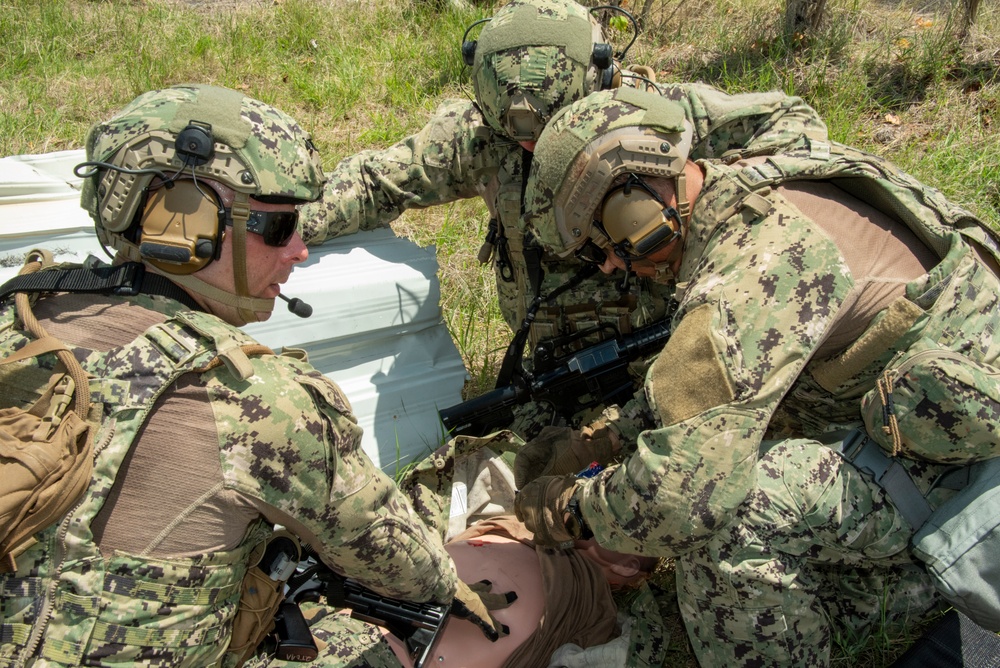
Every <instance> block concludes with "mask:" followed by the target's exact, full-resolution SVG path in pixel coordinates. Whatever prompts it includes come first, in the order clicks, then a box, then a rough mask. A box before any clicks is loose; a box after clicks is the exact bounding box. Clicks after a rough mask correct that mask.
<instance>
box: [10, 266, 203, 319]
mask: <svg viewBox="0 0 1000 668" xmlns="http://www.w3.org/2000/svg"><path fill="white" fill-rule="evenodd" d="M18 292H72V293H101V294H111V295H123V296H132V295H137V294H139V293H145V294H152V295H160V296H163V297H169V298H171V299H174V300H177V301H179V302H181V303H182V304H184V305H185V306H187V307H188V308H191V309H198V308H199V307H198V305H197V303H195V301H194V300H193V299H191V297H190V295H188V293H186V292H185V291H184V290H182V289H181V288H179V287H177V285H176V284H175V283H173V282H172V281H171V280H170V279H168V278H167V277H165V276H160V275H159V274H153V273H147V272H146V267H145V266H144V265H143V264H141V263H139V262H126V263H124V264H119V265H115V266H113V267H112V266H106V265H105V266H97V267H78V268H74V269H55V270H48V271H36V272H34V273H31V274H24V275H20V276H15V277H14V278H12V279H10V280H9V281H7V282H6V283H4V284H3V286H0V302H2V301H3V300H5V299H7V297H9V296H10V295H12V294H14V293H18Z"/></svg>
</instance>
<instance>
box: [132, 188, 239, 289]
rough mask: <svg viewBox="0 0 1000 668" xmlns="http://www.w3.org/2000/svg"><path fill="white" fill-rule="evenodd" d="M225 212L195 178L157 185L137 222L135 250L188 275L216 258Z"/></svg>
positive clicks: (168, 269)
mask: <svg viewBox="0 0 1000 668" xmlns="http://www.w3.org/2000/svg"><path fill="white" fill-rule="evenodd" d="M225 220H226V212H225V209H224V208H223V206H222V204H221V203H220V202H219V199H218V196H217V195H216V193H215V192H214V191H213V190H212V189H211V188H209V187H207V186H204V185H199V184H198V183H197V182H196V181H188V180H184V181H175V182H174V183H173V187H172V188H167V187H162V188H157V189H155V190H153V191H151V192H150V193H149V198H148V200H147V202H146V206H145V208H144V211H143V213H142V219H141V221H140V224H139V228H140V230H139V240H138V241H139V253H140V254H141V255H142V257H143V259H146V260H148V261H149V263H150V264H152V265H153V266H155V267H157V268H158V269H161V270H163V271H165V272H168V273H170V274H191V273H194V272H196V271H198V270H199V269H201V268H202V267H204V266H205V265H207V264H208V263H209V262H211V261H212V260H213V259H217V258H218V255H219V249H220V247H221V244H220V243H219V240H220V239H221V238H222V230H223V227H224V225H225Z"/></svg>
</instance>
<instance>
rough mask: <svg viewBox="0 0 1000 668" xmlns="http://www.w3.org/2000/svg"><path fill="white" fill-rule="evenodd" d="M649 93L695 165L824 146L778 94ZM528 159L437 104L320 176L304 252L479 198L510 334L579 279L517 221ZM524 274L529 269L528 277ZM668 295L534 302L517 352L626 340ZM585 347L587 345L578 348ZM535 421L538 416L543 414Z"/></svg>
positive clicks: (813, 124) (470, 109) (656, 290)
mask: <svg viewBox="0 0 1000 668" xmlns="http://www.w3.org/2000/svg"><path fill="white" fill-rule="evenodd" d="M625 81H626V82H628V81H630V80H629V79H628V78H626V79H625ZM658 90H659V91H660V93H661V94H662V95H664V96H665V97H668V98H669V99H671V100H674V101H676V102H677V103H678V104H680V105H681V106H682V107H683V109H684V112H685V116H686V117H687V119H688V120H689V121H690V122H691V123H692V125H693V127H694V133H695V143H694V145H693V147H692V155H693V156H694V157H696V158H717V157H720V156H722V155H723V154H726V153H727V152H730V151H736V152H745V153H769V152H773V151H775V150H777V149H779V148H780V147H782V146H786V145H789V144H792V143H794V142H795V141H800V140H801V138H802V137H803V136H805V137H812V138H815V139H825V138H826V126H825V125H824V124H823V122H822V121H821V120H820V119H819V116H818V115H817V114H816V112H815V110H813V109H812V108H811V107H809V106H808V105H807V104H805V102H803V101H802V99H801V98H798V97H790V96H786V95H784V94H783V93H780V92H772V93H752V94H742V95H728V94H726V93H723V92H721V91H719V90H716V89H714V88H711V87H709V86H705V85H700V84H672V85H671V84H665V85H661V86H659V87H658ZM529 160H530V154H528V153H526V152H525V151H523V150H522V149H521V147H520V146H518V145H517V144H516V143H514V142H512V141H510V140H508V139H506V138H504V137H503V136H502V135H500V134H498V133H497V132H495V131H493V130H492V129H491V128H490V126H489V124H488V123H487V122H486V121H485V119H484V118H483V115H482V114H481V113H480V112H479V111H478V110H477V108H476V105H474V104H473V103H471V102H468V101H452V102H447V103H445V104H444V105H442V106H441V107H440V108H439V109H438V111H437V112H436V114H435V115H434V117H433V118H432V119H431V120H430V122H429V123H428V124H427V125H426V126H424V128H423V129H422V130H420V132H418V133H417V134H415V135H412V136H410V137H407V138H405V139H403V140H401V141H400V142H398V143H397V144H395V145H394V146H391V147H389V148H388V149H384V150H368V151H363V152H361V153H358V154H356V155H354V156H351V157H348V158H345V159H344V160H343V161H341V163H340V164H339V165H337V167H335V168H334V170H333V172H332V173H331V174H330V179H329V180H328V181H327V184H326V186H325V190H324V196H323V199H322V200H321V201H319V202H316V203H313V204H308V205H306V206H304V207H302V210H301V217H302V221H303V222H302V237H303V239H304V240H305V241H306V243H308V244H319V243H322V242H324V241H326V240H327V239H331V238H334V237H338V236H341V235H345V234H353V233H354V232H357V231H358V230H368V229H375V228H378V227H385V226H387V225H389V223H391V222H392V221H393V220H395V219H396V218H397V217H398V216H400V215H401V214H402V213H403V212H405V211H406V210H407V209H411V208H424V207H428V206H435V205H439V204H445V203H447V202H452V201H455V200H458V199H466V198H470V197H477V196H478V197H482V198H483V200H484V201H485V202H486V205H487V207H488V208H489V211H490V216H491V218H492V219H493V220H494V221H496V225H497V230H498V233H499V236H498V239H497V241H496V244H495V251H494V253H493V260H492V261H493V267H494V270H495V272H496V281H497V293H498V298H499V302H500V310H501V312H502V313H503V316H504V319H505V320H506V322H507V324H508V325H509V326H510V327H511V328H512V329H513V330H516V329H518V328H519V327H520V325H521V323H522V321H523V320H524V319H525V314H526V313H527V310H528V308H529V306H530V304H531V303H532V301H533V300H534V298H535V295H536V294H539V295H543V296H544V295H547V294H549V293H550V292H552V291H553V290H555V289H556V288H558V287H561V286H563V285H565V284H566V283H567V282H568V281H569V280H570V279H571V278H572V277H573V276H575V275H576V274H577V273H578V272H579V271H580V265H579V264H578V263H577V262H575V261H572V260H569V261H565V260H560V259H559V258H557V257H555V256H553V255H551V254H548V253H545V252H543V251H542V250H541V248H539V247H538V245H537V243H536V242H535V241H534V239H533V237H532V236H531V235H530V234H526V233H525V230H524V228H523V225H522V224H521V222H520V216H521V212H522V189H523V183H524V179H525V176H526V169H527V168H528V164H529ZM481 233H483V234H485V228H484V229H483V230H482V231H481ZM526 250H527V253H526ZM534 257H537V258H539V259H538V261H537V262H536V261H534V260H533V259H532V258H534ZM535 266H537V267H538V268H539V269H540V271H538V272H535V271H534V269H533V267H535ZM536 273H537V274H540V275H541V278H540V279H538V278H537V277H536V276H535V274H536ZM671 292H672V291H671V290H670V289H668V288H666V287H665V286H662V285H658V284H656V283H653V282H651V281H647V280H632V281H630V282H629V285H628V286H627V289H625V290H624V291H622V289H621V279H620V277H608V276H605V275H603V274H599V273H598V274H595V275H593V276H591V277H590V278H587V279H586V280H583V281H582V282H581V283H580V284H579V285H578V286H577V287H575V288H573V289H571V290H568V291H566V292H564V293H562V294H561V295H559V296H558V297H557V298H556V299H554V300H552V301H551V302H546V303H543V304H542V306H541V307H540V308H539V310H538V313H537V315H536V317H535V320H534V322H533V323H532V325H531V336H530V338H529V344H530V346H532V347H533V346H534V344H536V343H538V342H539V341H541V340H544V339H548V338H550V337H553V336H557V335H564V334H568V333H573V332H577V331H582V330H584V329H588V328H591V327H593V326H595V325H611V326H613V327H615V328H618V329H619V330H620V331H621V332H623V333H627V332H628V331H630V330H631V328H633V327H638V326H641V325H644V324H648V323H650V322H654V321H655V320H657V319H659V318H662V317H663V315H664V314H665V313H666V308H667V304H668V300H669V297H670V294H671ZM588 341H589V342H593V339H589V340H588V339H582V340H581V341H580V342H579V344H581V345H582V344H583V343H587V342H588ZM638 386H639V385H638V384H637V388H638ZM535 414H536V415H539V416H540V419H544V415H545V414H546V412H545V411H542V410H538V411H535ZM531 422H532V421H531V420H530V419H526V420H523V421H522V424H527V425H528V427H527V428H528V429H537V428H540V426H541V424H544V423H537V424H535V425H534V426H532V425H531ZM519 433H521V434H522V435H530V433H531V432H530V431H520V432H519Z"/></svg>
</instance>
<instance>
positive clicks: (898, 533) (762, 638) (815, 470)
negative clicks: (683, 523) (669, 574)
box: [676, 440, 939, 668]
mask: <svg viewBox="0 0 1000 668" xmlns="http://www.w3.org/2000/svg"><path fill="white" fill-rule="evenodd" d="M762 451H763V452H762V455H761V458H760V460H759V462H758V464H757V489H756V490H755V491H754V492H753V493H752V494H751V495H750V496H749V497H748V499H747V500H746V501H745V502H744V503H743V505H742V506H741V507H740V509H739V512H738V515H737V518H736V520H735V521H734V522H733V523H731V524H730V525H729V526H728V527H727V528H725V529H723V530H722V531H720V532H719V534H718V535H717V536H716V537H715V538H714V539H713V540H712V541H711V542H710V543H708V544H707V545H705V546H704V547H702V548H700V549H698V550H696V551H694V552H692V553H689V554H686V555H684V556H682V557H679V558H678V559H677V562H676V566H677V571H676V572H677V592H678V602H679V604H680V609H681V614H682V616H683V618H684V624H685V627H686V629H687V633H688V636H689V637H690V639H691V643H692V645H693V647H694V651H695V654H696V655H697V657H698V661H699V663H700V664H701V665H702V666H706V667H708V666H727V667H732V668H742V667H745V668H750V667H751V666H752V667H754V668H761V667H763V666H781V667H782V668H788V667H791V666H803V667H805V666H808V667H810V668H814V667H816V666H827V665H829V663H830V649H831V645H832V643H833V642H834V641H836V640H838V639H839V640H843V641H844V642H847V643H850V644H852V645H853V644H856V643H858V642H859V641H860V640H862V639H863V638H864V637H865V636H866V635H867V634H869V633H871V632H872V631H876V630H878V626H879V625H881V627H882V629H883V630H884V631H885V632H887V633H889V634H893V633H898V632H901V631H902V630H903V629H904V628H905V627H906V626H908V625H911V624H913V623H916V622H919V621H920V620H921V619H923V618H924V617H925V616H926V615H927V614H928V613H929V612H931V611H932V610H934V609H935V608H936V607H937V605H938V601H939V598H938V596H937V594H936V590H935V589H934V586H933V584H932V583H931V581H930V579H929V578H928V576H927V574H926V573H925V571H924V570H923V568H922V567H921V566H920V565H919V564H918V563H916V562H914V561H913V559H912V558H911V556H910V550H909V541H910V537H911V534H912V529H911V528H910V526H909V524H907V522H906V521H905V520H903V518H902V517H901V516H900V515H899V513H898V512H897V511H896V509H895V508H894V506H893V505H892V503H891V502H890V501H889V500H888V499H887V497H886V495H885V493H884V492H883V491H882V489H881V488H880V487H879V486H878V485H876V484H875V483H874V482H873V481H872V480H871V479H870V477H869V476H868V475H867V474H862V473H861V472H860V471H859V470H858V469H856V468H854V466H852V465H850V464H848V463H846V462H844V461H843V460H842V459H841V458H840V456H839V455H837V454H836V453H835V452H834V451H833V450H831V449H829V448H827V447H825V446H823V445H821V444H819V443H817V442H815V441H809V440H785V441H777V442H773V443H768V444H765V446H763V447H762Z"/></svg>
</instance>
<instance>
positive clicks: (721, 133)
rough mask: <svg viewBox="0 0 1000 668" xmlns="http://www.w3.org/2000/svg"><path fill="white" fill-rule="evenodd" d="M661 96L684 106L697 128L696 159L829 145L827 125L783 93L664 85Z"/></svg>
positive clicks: (814, 111)
mask: <svg viewBox="0 0 1000 668" xmlns="http://www.w3.org/2000/svg"><path fill="white" fill-rule="evenodd" d="M660 91H661V93H662V94H663V95H664V96H665V97H667V98H669V99H671V100H675V101H677V102H680V103H681V104H683V105H684V107H685V109H686V110H687V112H688V118H690V119H691V120H692V122H693V123H694V132H695V138H694V144H693V146H692V150H691V158H692V159H694V160H700V159H704V158H719V157H721V156H722V155H723V154H724V153H726V152H727V151H738V152H739V153H740V154H741V155H742V156H743V157H748V156H750V155H764V154H769V153H775V152H777V151H779V150H781V149H784V148H787V147H789V146H791V145H792V144H794V143H796V142H797V141H799V140H801V139H802V138H803V137H807V138H809V139H813V140H819V141H827V140H828V139H829V136H828V133H827V129H826V124H825V123H824V122H823V121H822V120H821V119H820V117H819V114H817V113H816V110H815V109H813V108H812V107H810V106H809V105H808V104H806V103H805V102H804V101H803V100H802V98H800V97H795V96H789V95H785V94H784V93H782V92H781V91H772V92H767V93H744V94H738V95H729V94H727V93H723V92H722V91H720V90H718V89H716V88H713V87H711V86H707V85H705V84H663V85H661V86H660Z"/></svg>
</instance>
